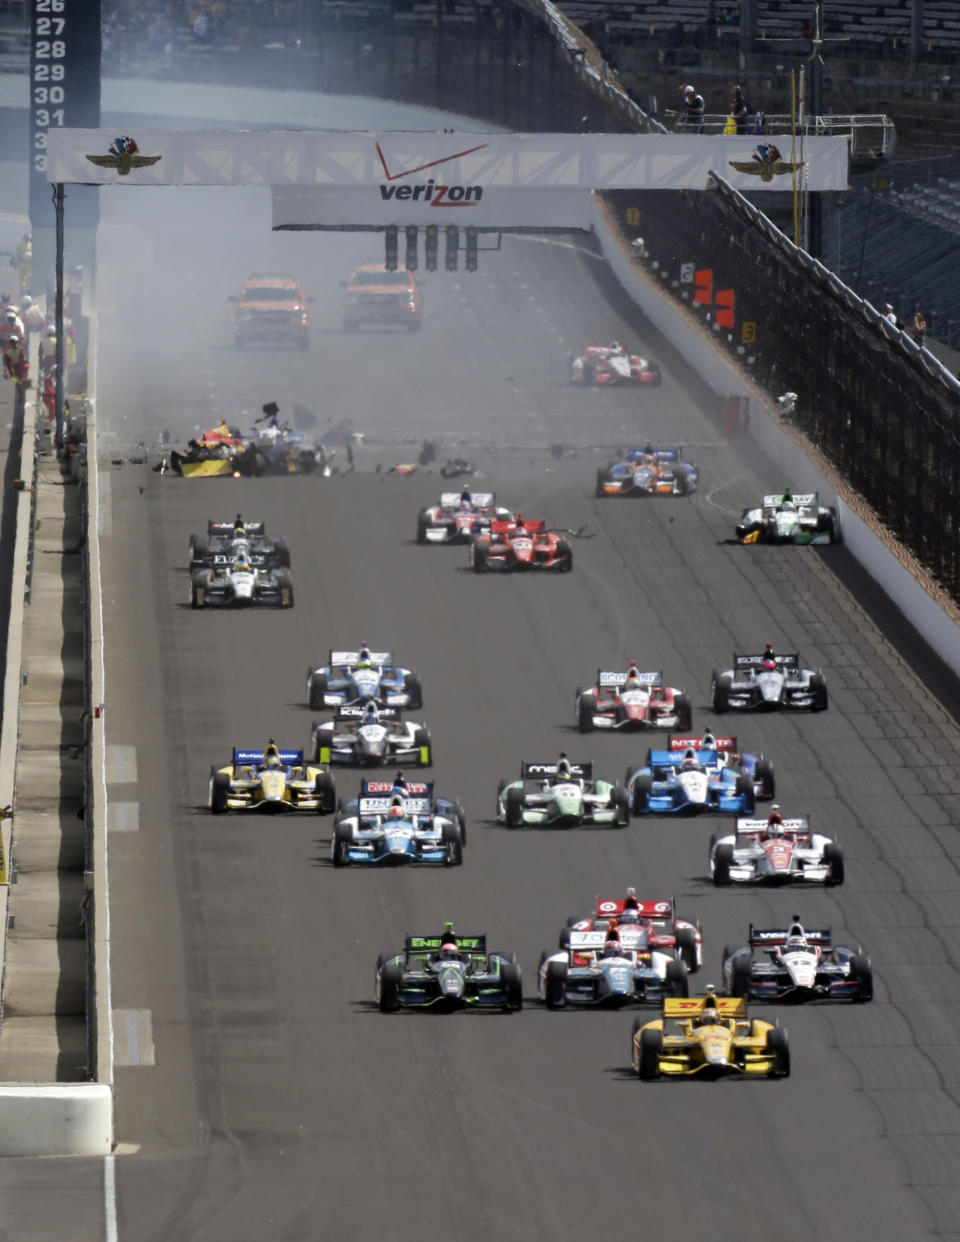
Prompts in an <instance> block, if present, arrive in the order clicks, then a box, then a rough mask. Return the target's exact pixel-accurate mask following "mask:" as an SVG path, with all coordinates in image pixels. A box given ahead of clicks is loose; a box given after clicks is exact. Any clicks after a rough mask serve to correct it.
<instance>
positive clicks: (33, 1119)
mask: <svg viewBox="0 0 960 1242" xmlns="http://www.w3.org/2000/svg"><path fill="white" fill-rule="evenodd" d="M112 1138H113V1092H112V1091H111V1089H110V1087H109V1086H107V1085H106V1084H105V1083H97V1082H91V1083H70V1084H67V1083H62V1084H61V1083H36V1084H30V1083H22V1084H16V1085H8V1086H0V1157H2V1156H105V1155H108V1154H109V1152H110V1147H111V1142H112Z"/></svg>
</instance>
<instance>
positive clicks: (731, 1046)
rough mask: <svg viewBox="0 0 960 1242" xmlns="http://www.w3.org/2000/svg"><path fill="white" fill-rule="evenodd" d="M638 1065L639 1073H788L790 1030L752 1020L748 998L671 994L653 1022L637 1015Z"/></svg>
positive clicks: (634, 1048) (635, 1051)
mask: <svg viewBox="0 0 960 1242" xmlns="http://www.w3.org/2000/svg"><path fill="white" fill-rule="evenodd" d="M631 1047H632V1052H633V1068H634V1071H635V1072H636V1073H637V1074H638V1075H639V1077H640V1078H644V1079H648V1080H650V1079H656V1078H659V1077H660V1076H661V1075H663V1076H664V1077H677V1076H690V1075H694V1074H696V1075H697V1076H698V1077H700V1078H719V1077H721V1076H723V1075H726V1074H742V1075H745V1076H754V1077H755V1076H761V1077H764V1078H788V1077H789V1076H790V1045H789V1043H788V1041H787V1033H786V1031H784V1030H783V1029H782V1027H781V1026H780V1025H779V1024H777V1023H774V1022H764V1021H762V1020H761V1019H760V1018H753V1019H751V1018H750V1016H749V1014H748V1012H747V1001H746V998H745V997H736V996H717V995H716V994H715V993H714V992H713V991H712V990H709V989H708V990H707V993H706V995H704V996H689V997H675V998H674V997H668V998H666V999H664V1001H663V1003H662V1007H661V1014H660V1017H659V1018H657V1019H655V1020H654V1021H653V1022H644V1021H643V1019H642V1018H635V1019H634V1023H633V1032H632V1038H631Z"/></svg>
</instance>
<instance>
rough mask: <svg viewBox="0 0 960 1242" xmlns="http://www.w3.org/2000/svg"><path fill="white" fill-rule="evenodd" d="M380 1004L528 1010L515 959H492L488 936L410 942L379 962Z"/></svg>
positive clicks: (448, 933)
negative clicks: (525, 1005)
mask: <svg viewBox="0 0 960 1242" xmlns="http://www.w3.org/2000/svg"><path fill="white" fill-rule="evenodd" d="M376 998H377V1004H378V1005H379V1006H380V1009H381V1010H382V1011H383V1012H384V1013H391V1012H392V1011H394V1010H396V1009H401V1008H403V1009H428V1008H432V1007H433V1006H437V1007H438V1008H440V1009H445V1010H452V1009H466V1008H474V1009H500V1010H503V1011H504V1012H505V1013H511V1012H515V1011H516V1010H519V1009H522V1008H523V982H522V979H521V975H520V967H519V966H518V965H517V961H516V956H515V954H512V953H511V954H505V953H488V952H487V938H486V936H455V935H454V934H453V928H452V926H451V925H450V924H449V923H448V924H447V926H446V928H445V930H444V932H443V934H442V935H440V936H407V938H406V940H405V941H404V945H403V952H402V953H397V954H393V955H389V954H381V955H380V957H379V958H378V959H377V978H376Z"/></svg>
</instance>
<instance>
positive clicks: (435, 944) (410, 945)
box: [403, 935, 487, 957]
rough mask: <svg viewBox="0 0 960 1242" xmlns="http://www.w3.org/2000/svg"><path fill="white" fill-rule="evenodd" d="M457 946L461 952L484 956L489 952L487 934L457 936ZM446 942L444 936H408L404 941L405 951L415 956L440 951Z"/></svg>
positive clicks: (425, 955) (426, 955) (427, 955)
mask: <svg viewBox="0 0 960 1242" xmlns="http://www.w3.org/2000/svg"><path fill="white" fill-rule="evenodd" d="M455 939H456V944H457V948H458V949H459V950H460V952H461V953H469V954H471V955H477V956H483V955H485V954H486V952H487V938H486V936H461V935H457V936H456V938H455ZM444 943H448V944H449V943H450V941H449V940H448V941H446V942H445V941H444V938H443V936H407V938H406V940H404V942H403V951H404V953H407V954H410V955H412V956H414V957H429V955H430V954H431V953H439V952H440V948H441V946H442V945H443V944H444Z"/></svg>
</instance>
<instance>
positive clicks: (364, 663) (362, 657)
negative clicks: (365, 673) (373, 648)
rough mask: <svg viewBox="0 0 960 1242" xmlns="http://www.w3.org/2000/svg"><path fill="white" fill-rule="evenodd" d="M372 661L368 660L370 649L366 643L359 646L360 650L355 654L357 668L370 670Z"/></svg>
mask: <svg viewBox="0 0 960 1242" xmlns="http://www.w3.org/2000/svg"><path fill="white" fill-rule="evenodd" d="M372 664H373V661H372V660H371V659H370V648H369V647H368V646H367V644H366V643H361V644H360V650H359V651H358V652H357V668H370V666H371V665H372Z"/></svg>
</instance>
